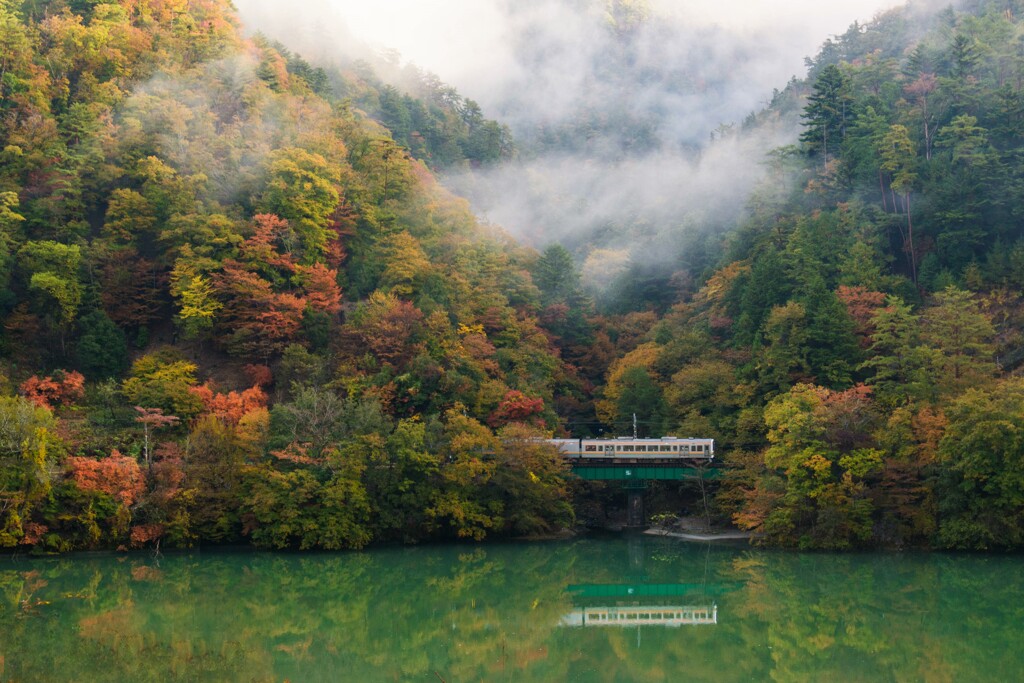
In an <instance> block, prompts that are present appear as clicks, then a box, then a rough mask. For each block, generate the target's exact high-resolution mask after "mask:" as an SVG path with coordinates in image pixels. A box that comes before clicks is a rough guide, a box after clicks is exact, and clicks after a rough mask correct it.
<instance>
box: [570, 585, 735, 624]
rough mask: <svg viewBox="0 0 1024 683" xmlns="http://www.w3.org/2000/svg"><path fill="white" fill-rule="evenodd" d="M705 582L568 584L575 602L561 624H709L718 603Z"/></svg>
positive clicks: (713, 619)
mask: <svg viewBox="0 0 1024 683" xmlns="http://www.w3.org/2000/svg"><path fill="white" fill-rule="evenodd" d="M706 588H707V587H706V586H704V585H702V584H638V585H608V584H586V585H575V586H569V592H570V593H571V594H572V596H573V602H574V603H575V606H574V608H573V610H572V612H569V613H568V614H566V615H565V616H563V617H562V619H561V621H560V622H559V624H560V625H561V626H583V627H586V626H619V627H622V626H669V627H679V626H706V625H711V624H717V623H718V605H717V604H716V603H715V602H714V601H712V600H708V598H707V595H706Z"/></svg>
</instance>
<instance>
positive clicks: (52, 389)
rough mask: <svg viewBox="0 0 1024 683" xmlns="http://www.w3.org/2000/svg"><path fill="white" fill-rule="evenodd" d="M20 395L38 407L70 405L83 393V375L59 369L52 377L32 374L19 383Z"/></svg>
mask: <svg viewBox="0 0 1024 683" xmlns="http://www.w3.org/2000/svg"><path fill="white" fill-rule="evenodd" d="M19 389H20V390H21V394H22V396H24V397H25V398H27V399H28V400H29V401H32V403H35V404H36V405H37V406H39V407H40V408H52V407H53V406H55V405H64V406H66V405H70V404H72V403H74V402H75V401H78V400H80V399H81V398H82V396H84V395H85V377H83V376H82V373H80V372H75V371H74V370H72V371H71V372H67V371H64V370H60V371H58V372H56V373H55V374H54V376H53V377H37V376H35V375H33V376H32V377H29V378H28V379H27V380H25V381H24V382H22V383H21V386H20V387H19Z"/></svg>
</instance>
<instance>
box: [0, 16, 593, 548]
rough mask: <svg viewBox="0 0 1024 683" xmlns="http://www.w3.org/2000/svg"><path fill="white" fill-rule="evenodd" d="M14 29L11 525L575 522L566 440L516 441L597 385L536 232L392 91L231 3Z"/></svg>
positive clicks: (469, 531) (442, 532)
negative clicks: (462, 180)
mask: <svg viewBox="0 0 1024 683" xmlns="http://www.w3.org/2000/svg"><path fill="white" fill-rule="evenodd" d="M0 40H2V42H3V45H4V48H3V51H2V54H3V55H4V61H3V64H2V67H0V70H2V78H0V82H2V88H3V91H2V95H3V97H2V102H3V104H2V109H3V111H2V112H0V114H2V115H0V122H2V123H0V149H2V150H3V151H2V154H3V163H2V166H0V205H2V207H3V212H2V213H0V229H2V233H3V236H4V239H3V243H2V248H3V259H2V264H3V266H2V284H3V294H2V296H0V315H2V316H3V318H4V326H3V335H2V336H3V346H2V348H3V357H4V375H5V377H4V382H3V384H4V387H5V389H6V393H7V394H8V396H9V397H7V398H3V399H2V405H0V413H2V414H3V420H2V424H3V427H2V443H3V444H4V446H3V447H2V452H0V471H2V475H0V490H2V495H0V499H2V500H3V505H2V520H0V529H2V531H0V544H2V545H4V546H17V545H27V546H33V547H35V548H37V549H39V550H69V549H77V548H92V547H115V546H119V545H123V546H142V545H147V544H153V543H164V544H173V545H190V544H193V543H196V542H234V541H237V540H241V539H243V538H244V539H249V540H251V541H252V542H254V543H256V544H258V545H261V546H268V547H286V546H295V547H303V548H306V547H325V548H339V547H359V546H362V545H365V544H366V543H368V542H370V541H371V540H383V539H399V540H402V539H404V540H416V539H420V538H424V537H428V536H441V537H445V536H449V535H450V536H470V537H474V538H482V537H484V536H485V535H487V534H490V533H497V534H506V533H515V534H524V533H534V532H537V531H544V530H547V529H550V528H555V527H558V526H562V525H564V524H566V523H568V522H569V521H570V520H571V516H572V512H571V509H570V508H569V505H568V503H567V499H566V496H567V494H566V491H565V485H564V481H563V473H562V471H561V466H560V464H559V463H558V462H557V460H554V459H553V458H552V457H551V454H549V453H548V452H546V451H544V450H543V449H539V450H538V449H536V448H532V449H531V448H525V449H513V448H511V447H510V446H506V445H505V444H510V443H513V442H515V441H516V440H519V439H523V438H528V437H530V436H532V435H534V434H536V433H539V432H536V431H535V430H537V429H551V428H553V427H554V425H555V422H556V416H555V413H554V411H553V408H552V406H553V405H554V396H555V394H556V393H559V394H561V393H565V392H566V391H569V392H571V391H572V390H573V387H574V386H575V385H576V383H577V380H575V379H574V378H573V376H572V373H571V371H570V370H569V369H568V368H567V367H566V366H565V365H564V364H563V363H562V362H561V361H560V360H559V358H558V355H557V352H556V351H555V350H554V349H553V347H552V346H551V344H550V342H549V339H548V337H547V336H546V335H545V334H544V333H543V332H542V330H541V329H540V327H539V326H538V322H537V313H538V304H539V299H540V292H539V290H538V289H537V287H536V286H535V285H534V284H533V282H532V279H531V277H530V274H529V272H528V268H529V266H530V264H531V263H532V261H533V260H535V259H536V255H535V254H532V253H531V252H529V251H525V250H523V249H520V248H518V247H517V246H515V245H514V244H513V243H512V242H511V241H510V240H508V239H507V238H506V237H505V236H503V235H502V234H500V233H498V232H496V231H494V230H491V229H486V230H485V229H483V228H481V227H480V226H479V225H478V224H477V222H476V220H475V218H474V217H473V215H472V214H471V213H470V211H469V209H468V207H467V205H466V203H465V202H464V201H462V200H459V199H457V198H455V197H453V196H452V195H450V194H449V193H448V192H446V191H445V190H444V189H443V188H442V187H440V186H439V185H438V184H437V182H436V181H435V180H434V178H433V176H432V174H431V173H430V171H429V170H428V168H427V167H426V166H425V165H424V164H423V163H422V162H420V161H418V160H416V159H414V158H413V156H411V154H410V151H409V150H407V149H406V148H405V147H404V146H403V145H402V144H400V143H399V142H398V141H396V136H393V135H392V134H391V132H390V131H389V130H387V129H386V128H384V127H383V126H381V125H380V124H379V123H377V122H375V121H374V120H373V119H371V118H370V117H369V116H368V115H367V114H365V113H363V111H362V110H361V109H360V108H358V107H356V106H353V99H352V98H351V97H350V96H351V94H352V93H351V90H352V89H353V88H357V87H358V88H359V89H360V93H361V94H360V97H359V100H358V101H359V102H361V103H362V104H363V105H366V103H367V102H370V101H371V100H372V101H375V102H379V103H381V104H380V107H379V109H380V111H378V112H373V113H376V114H380V113H381V112H383V113H384V114H385V115H384V116H382V117H380V118H383V119H384V120H387V118H388V117H387V116H386V114H387V112H388V111H391V110H390V109H388V105H386V102H388V98H389V97H390V98H393V97H394V92H393V91H390V90H388V89H387V88H384V89H381V90H377V89H376V88H377V85H378V84H377V83H375V82H374V81H373V80H372V79H371V78H369V76H366V77H363V78H359V79H357V78H355V77H352V78H349V79H348V80H342V79H343V76H344V75H343V74H342V75H337V74H334V75H332V74H330V73H326V72H323V71H319V70H316V69H314V68H311V67H310V66H309V65H308V64H307V63H305V62H304V61H302V60H301V58H297V57H295V56H294V55H292V54H291V53H289V52H288V51H287V50H285V49H283V48H282V47H281V46H275V45H273V44H271V43H269V42H268V41H266V40H265V39H261V38H256V39H254V40H245V39H243V38H242V37H240V34H239V30H238V22H237V20H236V18H235V15H234V12H233V10H232V8H231V4H230V3H229V2H227V1H220V0H200V1H199V2H195V1H193V2H184V1H181V2H167V1H157V0H153V1H145V0H144V1H142V2H138V1H134V0H133V1H132V2H127V1H126V2H120V3H97V2H63V1H54V2H10V1H8V2H4V3H3V4H2V5H0ZM332 78H335V82H334V83H333V84H332V83H331V82H330V81H331V79H332ZM346 88H347V89H348V91H347V92H346V91H344V90H345V89H346ZM458 101H459V102H462V100H461V99H459V100H458ZM400 104H401V105H402V106H404V107H407V108H412V109H413V110H415V111H418V110H417V109H416V107H418V106H419V105H418V104H417V101H414V100H411V99H408V98H404V99H401V98H400ZM396 106H397V105H396ZM435 113H436V112H435ZM437 117H440V118H443V117H442V114H441V113H437ZM440 118H439V119H438V120H440ZM481 121H482V119H481ZM481 125H483V124H481ZM463 127H464V122H463ZM460 131H461V132H460ZM407 132H408V131H407ZM465 132H466V131H465V130H464V129H463V128H459V127H458V126H455V130H454V132H453V133H452V134H451V136H450V137H449V139H447V140H444V139H442V138H443V131H440V132H437V135H436V136H435V138H436V139H433V140H430V139H428V140H426V141H425V142H424V145H425V146H424V147H423V148H422V149H416V148H415V147H414V148H413V150H412V152H413V153H417V154H421V156H423V157H424V158H434V159H435V160H436V157H437V152H438V150H440V149H442V148H443V147H444V144H448V145H449V146H454V149H460V148H459V147H458V145H459V142H460V140H463V138H464V135H463V134H464V133H465ZM460 135H463V137H460ZM399 139H400V140H402V141H403V142H405V141H406V139H405V138H401V137H400V136H399ZM453 154H454V153H453ZM459 155H461V156H458V158H456V159H453V160H452V163H455V162H457V161H460V160H461V163H465V160H466V155H465V154H463V153H462V152H459ZM469 156H470V157H472V154H469ZM15 393H17V396H14V394H15ZM507 425H510V426H507ZM494 430H503V431H502V432H501V433H502V434H503V440H499V439H498V438H496V436H495V431H494ZM534 451H536V452H534ZM485 453H487V454H488V456H487V457H486V459H485V458H484V454H485Z"/></svg>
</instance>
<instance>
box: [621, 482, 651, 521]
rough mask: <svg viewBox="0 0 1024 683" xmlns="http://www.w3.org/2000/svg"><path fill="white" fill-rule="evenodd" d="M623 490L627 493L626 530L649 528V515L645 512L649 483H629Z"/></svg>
mask: <svg viewBox="0 0 1024 683" xmlns="http://www.w3.org/2000/svg"><path fill="white" fill-rule="evenodd" d="M622 488H623V489H624V490H625V491H626V528H628V529H642V528H643V527H645V526H647V514H646V511H645V510H644V492H645V491H646V490H647V482H646V481H627V482H626V485H625V486H623V487H622Z"/></svg>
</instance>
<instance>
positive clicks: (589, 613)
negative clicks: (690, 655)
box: [559, 604, 718, 626]
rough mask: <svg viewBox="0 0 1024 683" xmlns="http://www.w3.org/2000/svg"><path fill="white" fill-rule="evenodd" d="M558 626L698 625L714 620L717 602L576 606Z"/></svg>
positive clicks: (716, 614)
mask: <svg viewBox="0 0 1024 683" xmlns="http://www.w3.org/2000/svg"><path fill="white" fill-rule="evenodd" d="M559 623H560V624H561V625H562V626H700V625H708V624H717V623H718V605H715V604H712V605H709V606H707V607H675V606H664V605H663V606H658V605H654V606H651V607H647V606H643V605H633V606H629V607H626V606H622V607H580V608H578V609H575V610H573V611H572V612H571V613H569V614H566V615H565V616H564V617H562V621H561V622H559Z"/></svg>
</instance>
